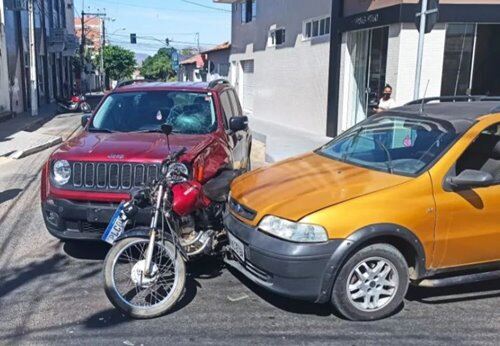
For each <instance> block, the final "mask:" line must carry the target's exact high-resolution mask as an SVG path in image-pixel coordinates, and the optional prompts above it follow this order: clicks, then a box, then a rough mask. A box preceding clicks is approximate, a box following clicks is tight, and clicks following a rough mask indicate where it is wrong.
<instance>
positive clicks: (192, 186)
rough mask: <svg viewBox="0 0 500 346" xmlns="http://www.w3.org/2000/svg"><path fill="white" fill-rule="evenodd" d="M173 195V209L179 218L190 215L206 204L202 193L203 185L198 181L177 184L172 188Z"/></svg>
mask: <svg viewBox="0 0 500 346" xmlns="http://www.w3.org/2000/svg"><path fill="white" fill-rule="evenodd" d="M172 193H173V207H172V209H173V210H174V212H175V213H176V214H177V215H179V216H186V215H189V214H191V213H192V212H194V211H195V210H196V209H198V208H200V207H201V206H205V204H206V203H205V198H203V194H202V191H201V184H200V183H198V182H196V181H189V182H185V183H180V184H176V185H174V186H173V187H172Z"/></svg>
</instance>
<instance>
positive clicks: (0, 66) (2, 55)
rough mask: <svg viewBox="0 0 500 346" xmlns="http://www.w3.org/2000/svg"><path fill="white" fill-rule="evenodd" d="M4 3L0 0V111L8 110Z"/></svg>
mask: <svg viewBox="0 0 500 346" xmlns="http://www.w3.org/2000/svg"><path fill="white" fill-rule="evenodd" d="M4 13H5V11H4V4H3V0H0V113H1V112H3V111H9V110H10V96H9V70H8V65H7V46H6V43H5V18H4Z"/></svg>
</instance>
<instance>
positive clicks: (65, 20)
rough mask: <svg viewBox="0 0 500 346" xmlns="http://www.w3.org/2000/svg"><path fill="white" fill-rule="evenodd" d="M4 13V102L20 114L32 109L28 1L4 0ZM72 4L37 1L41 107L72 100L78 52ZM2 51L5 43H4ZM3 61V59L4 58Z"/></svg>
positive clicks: (1, 76)
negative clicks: (5, 99) (73, 63)
mask: <svg viewBox="0 0 500 346" xmlns="http://www.w3.org/2000/svg"><path fill="white" fill-rule="evenodd" d="M1 4H2V5H3V6H2V8H0V10H1V12H2V20H3V21H2V23H3V25H2V26H3V34H4V41H5V43H4V45H5V55H6V62H7V69H6V70H7V75H4V74H0V79H2V81H1V83H2V85H4V84H5V82H7V85H8V86H7V88H6V89H4V88H3V87H2V89H1V91H0V94H2V96H1V98H2V99H3V98H5V94H7V95H8V96H7V97H8V99H9V109H10V111H12V112H13V113H20V112H24V111H27V110H28V109H30V108H31V104H30V103H31V98H30V63H29V61H30V56H29V19H28V18H29V17H28V11H27V1H17V0H3V2H2V3H1ZM73 18H74V17H73V1H72V0H35V1H34V30H35V51H36V65H35V67H34V68H35V69H36V77H37V93H38V104H39V105H43V104H47V103H50V102H53V101H54V100H55V99H57V98H65V97H68V96H69V95H70V93H71V88H72V84H73V80H74V76H73V65H72V59H73V56H74V54H75V53H76V49H77V47H78V46H77V42H76V38H75V36H74V26H73ZM0 48H1V43H0ZM2 58H3V57H2Z"/></svg>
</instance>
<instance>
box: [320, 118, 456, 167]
mask: <svg viewBox="0 0 500 346" xmlns="http://www.w3.org/2000/svg"><path fill="white" fill-rule="evenodd" d="M457 136H458V135H457V134H456V132H455V131H454V130H453V129H452V128H450V127H447V126H445V125H444V124H443V123H442V122H440V121H439V122H438V121H434V120H432V119H423V118H411V117H404V116H401V117H399V116H381V117H373V118H369V119H368V120H366V121H364V122H362V123H360V124H359V125H357V126H355V127H353V128H352V129H350V130H348V131H347V132H345V133H344V134H343V135H341V136H339V137H337V138H336V139H334V140H333V141H332V142H330V143H328V144H326V145H325V146H324V147H322V148H321V149H319V151H318V152H319V153H321V154H323V155H325V156H328V157H330V158H333V159H336V160H339V161H344V162H348V163H351V164H354V165H359V166H363V167H366V168H371V169H376V170H382V171H387V172H389V173H394V174H401V175H417V174H419V173H420V172H422V171H423V170H425V169H426V168H427V167H428V166H430V165H431V164H432V163H433V162H434V161H435V160H436V159H437V158H438V157H439V156H440V155H441V154H442V153H443V152H444V151H446V150H447V148H448V147H449V146H450V145H451V143H453V141H454V140H455V139H456V138H457Z"/></svg>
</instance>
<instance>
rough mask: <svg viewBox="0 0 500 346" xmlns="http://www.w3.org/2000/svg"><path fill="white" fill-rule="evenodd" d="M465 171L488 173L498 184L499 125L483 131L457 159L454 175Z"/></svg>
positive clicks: (499, 163) (499, 156)
mask: <svg viewBox="0 0 500 346" xmlns="http://www.w3.org/2000/svg"><path fill="white" fill-rule="evenodd" d="M467 169H472V170H476V171H482V172H487V173H490V174H491V175H492V176H493V178H494V179H495V182H496V183H500V125H499V124H496V125H493V126H491V127H489V128H488V129H486V130H485V131H483V132H482V133H481V134H480V135H479V136H478V137H477V138H476V139H475V141H474V142H473V143H472V144H471V145H470V146H469V148H467V150H466V151H465V152H464V153H463V155H462V156H461V157H460V159H458V161H457V165H456V174H457V175H459V174H460V173H462V172H463V171H465V170H467Z"/></svg>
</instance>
